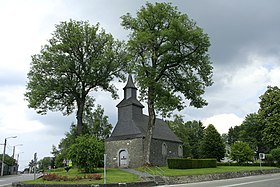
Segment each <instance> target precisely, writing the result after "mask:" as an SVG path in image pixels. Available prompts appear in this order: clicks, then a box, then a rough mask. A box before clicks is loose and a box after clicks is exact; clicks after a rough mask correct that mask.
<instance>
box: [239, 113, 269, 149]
mask: <svg viewBox="0 0 280 187" xmlns="http://www.w3.org/2000/svg"><path fill="white" fill-rule="evenodd" d="M263 129H264V125H263V123H262V122H261V119H260V116H259V115H258V114H257V113H252V114H248V115H247V116H246V117H245V120H244V121H243V122H242V124H241V126H240V138H239V140H240V141H242V142H246V143H248V144H249V146H250V147H251V148H252V149H253V150H255V151H256V152H257V153H259V152H262V153H263V152H266V150H267V146H266V145H265V143H264V142H263V141H262V139H263V135H262V131H263Z"/></svg>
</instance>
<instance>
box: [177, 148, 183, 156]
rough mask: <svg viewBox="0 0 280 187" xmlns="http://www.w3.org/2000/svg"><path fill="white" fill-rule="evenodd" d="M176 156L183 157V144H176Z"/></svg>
mask: <svg viewBox="0 0 280 187" xmlns="http://www.w3.org/2000/svg"><path fill="white" fill-rule="evenodd" d="M178 156H179V157H183V146H182V145H179V146H178Z"/></svg>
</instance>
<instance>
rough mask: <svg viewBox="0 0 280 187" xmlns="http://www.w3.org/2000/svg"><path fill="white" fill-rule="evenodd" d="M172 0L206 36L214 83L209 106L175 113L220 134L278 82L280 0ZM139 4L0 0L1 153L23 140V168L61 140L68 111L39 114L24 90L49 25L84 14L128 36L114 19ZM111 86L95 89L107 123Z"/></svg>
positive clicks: (137, 1)
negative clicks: (108, 90)
mask: <svg viewBox="0 0 280 187" xmlns="http://www.w3.org/2000/svg"><path fill="white" fill-rule="evenodd" d="M152 2H155V1H152ZM159 2H162V1H159ZM166 2H167V1H166ZM172 2H173V5H175V6H178V9H179V10H180V11H181V12H182V13H186V14H188V16H189V17H190V18H191V19H193V20H195V21H196V22H197V25H199V26H200V27H201V28H203V29H204V31H205V32H206V33H207V34H208V35H209V37H210V41H211V47H210V49H209V54H210V56H211V61H212V62H213V67H214V76H213V79H214V85H213V86H212V87H210V88H207V90H206V93H205V95H204V98H205V99H206V100H207V101H208V103H209V105H208V106H207V107H204V108H203V109H194V108H186V109H185V110H183V111H181V112H180V113H179V114H181V115H184V119H185V120H186V121H187V120H201V121H203V122H204V124H205V125H207V124H209V123H212V124H214V125H215V126H216V128H217V129H218V131H219V132H220V133H226V132H227V131H228V128H229V127H230V126H235V125H239V124H241V122H242V121H243V119H244V117H245V116H246V115H247V114H249V113H253V112H257V110H258V108H259V105H258V102H259V96H260V95H262V94H263V93H264V92H265V90H266V87H267V86H268V85H272V86H279V81H280V37H279V33H280V13H279V7H280V1H278V0H267V1H262V0H246V1H244V0H234V1H233V0H211V1H209V0H174V1H172ZM144 4H145V1H141V0H133V1H132V0H79V1H77V0H76V1H74V0H40V1H36V0H33V1H32V0H24V1H22V0H17V1H15V0H0V24H1V27H0V144H1V143H2V142H3V143H4V138H6V137H10V136H15V135H16V136H18V137H17V138H15V139H8V146H7V152H6V153H8V154H9V155H12V147H13V146H14V145H17V144H23V146H16V154H18V153H20V157H19V164H20V168H21V169H22V168H24V167H26V166H27V165H28V162H29V161H30V160H31V159H32V158H33V154H34V153H35V152H37V153H38V157H39V159H41V158H43V157H44V156H50V151H51V147H52V145H57V144H58V143H59V140H60V139H61V138H62V137H64V133H65V132H66V131H68V130H69V127H70V124H71V123H72V122H74V121H75V116H74V115H72V116H63V115H62V114H61V113H59V112H57V113H52V112H49V113H48V114H47V115H45V116H41V115H39V114H36V112H35V111H34V110H33V109H28V107H27V102H26V101H25V100H24V96H23V94H24V92H25V86H26V82H27V78H26V77H27V73H28V71H29V68H30V62H31V55H34V54H37V53H39V51H40V49H41V46H42V45H44V44H46V41H47V39H49V38H50V37H51V33H52V32H53V31H54V29H55V27H54V25H55V24H59V23H60V22H61V21H68V20H69V19H74V20H88V21H89V22H90V23H91V24H93V25H95V24H96V23H97V22H99V23H100V25H101V27H103V28H104V29H105V30H106V31H107V32H109V33H111V34H112V35H113V36H114V37H115V38H117V39H120V40H126V39H127V34H128V32H127V31H125V30H124V29H123V28H122V27H121V26H120V22H121V20H120V16H122V15H124V14H126V13H127V12H130V13H132V14H135V12H136V11H137V10H138V9H139V8H140V7H141V6H142V5H144ZM116 86H117V87H118V88H119V90H120V92H119V94H120V99H119V100H115V101H114V100H113V99H111V97H110V94H108V93H104V92H99V93H94V94H93V95H94V96H95V97H96V103H97V104H101V105H102V106H103V107H104V108H105V114H106V115H108V116H109V120H110V122H111V123H112V124H113V125H115V124H116V120H117V119H116V115H117V110H116V107H115V106H116V105H117V104H118V103H119V102H120V100H121V99H122V96H123V93H122V88H123V86H124V83H123V84H117V85H116ZM1 150H3V146H1V147H0V152H2V151H1ZM22 152H23V153H22Z"/></svg>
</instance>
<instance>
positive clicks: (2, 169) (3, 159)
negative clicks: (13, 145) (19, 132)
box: [1, 136, 17, 176]
mask: <svg viewBox="0 0 280 187" xmlns="http://www.w3.org/2000/svg"><path fill="white" fill-rule="evenodd" d="M16 137H17V136H11V137H8V138H5V141H4V151H3V157H2V165H1V176H3V175H4V161H5V154H6V145H7V139H9V138H16Z"/></svg>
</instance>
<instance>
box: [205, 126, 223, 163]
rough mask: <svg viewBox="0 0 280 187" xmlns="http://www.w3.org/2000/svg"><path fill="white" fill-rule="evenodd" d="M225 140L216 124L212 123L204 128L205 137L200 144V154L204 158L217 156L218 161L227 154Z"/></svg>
mask: <svg viewBox="0 0 280 187" xmlns="http://www.w3.org/2000/svg"><path fill="white" fill-rule="evenodd" d="M225 152H226V149H225V144H224V141H223V139H222V137H221V135H220V134H219V132H218V131H217V130H216V128H215V127H214V125H212V124H210V125H208V127H207V128H206V129H205V130H204V137H203V139H202V141H201V145H200V156H201V157H202V158H216V159H217V160H218V161H220V160H221V159H223V158H224V156H225Z"/></svg>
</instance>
